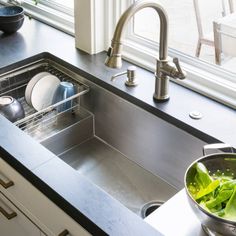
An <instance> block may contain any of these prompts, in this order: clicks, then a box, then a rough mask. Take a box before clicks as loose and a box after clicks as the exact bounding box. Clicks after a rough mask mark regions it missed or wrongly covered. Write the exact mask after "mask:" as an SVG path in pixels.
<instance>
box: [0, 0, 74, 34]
mask: <svg viewBox="0 0 236 236" xmlns="http://www.w3.org/2000/svg"><path fill="white" fill-rule="evenodd" d="M0 3H4V4H9V3H10V4H21V5H22V6H23V7H24V9H25V12H26V14H28V15H29V16H31V17H33V18H36V19H38V20H40V21H42V22H44V23H46V24H49V25H52V26H53V27H55V28H58V29H60V30H62V31H64V32H66V33H69V34H71V35H73V34H74V0H0Z"/></svg>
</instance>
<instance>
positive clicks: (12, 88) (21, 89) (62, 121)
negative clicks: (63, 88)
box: [0, 59, 92, 141]
mask: <svg viewBox="0 0 236 236" xmlns="http://www.w3.org/2000/svg"><path fill="white" fill-rule="evenodd" d="M43 71H47V72H50V73H51V74H53V75H55V76H57V77H58V78H59V79H60V80H61V81H69V82H72V83H73V84H74V85H75V87H76V91H77V92H76V94H75V95H73V96H71V97H69V98H67V99H65V100H62V101H60V102H58V103H55V104H53V105H50V106H48V107H46V108H45V109H42V110H40V111H36V110H35V109H34V108H33V107H32V106H29V105H28V104H27V102H26V100H25V89H26V86H27V84H28V82H29V81H30V79H31V78H32V77H33V76H34V75H36V74H37V73H39V72H43ZM78 78H79V76H78V75H77V76H76V78H75V76H73V73H72V72H71V71H69V70H68V69H66V68H65V67H63V66H61V65H59V64H58V63H56V62H54V61H51V60H48V59H42V60H39V61H36V62H33V63H30V64H27V65H24V66H22V67H20V68H17V69H14V70H11V71H8V72H6V73H3V74H1V75H0V96H4V95H8V96H12V97H14V98H15V99H17V100H18V101H19V102H20V103H21V104H22V105H23V108H24V111H25V117H24V118H23V119H21V120H18V121H16V122H15V123H14V124H15V125H16V126H18V127H19V128H20V129H22V130H24V131H25V132H26V133H28V134H29V135H30V136H33V137H34V138H35V139H36V140H38V141H42V140H44V139H45V138H47V137H50V136H52V135H53V134H55V133H56V132H59V131H60V130H62V129H65V128H66V127H68V126H70V125H72V124H73V123H75V122H78V121H80V120H81V119H84V118H86V117H88V116H91V115H92V114H90V112H88V111H87V110H85V109H84V108H82V107H81V106H80V99H79V97H80V96H81V95H84V94H86V93H87V92H88V91H89V87H88V86H87V85H85V84H84V83H83V82H81V81H79V79H78ZM68 102H71V106H70V108H69V109H67V110H64V111H62V112H59V111H58V110H59V109H57V107H59V106H61V105H62V104H63V103H68Z"/></svg>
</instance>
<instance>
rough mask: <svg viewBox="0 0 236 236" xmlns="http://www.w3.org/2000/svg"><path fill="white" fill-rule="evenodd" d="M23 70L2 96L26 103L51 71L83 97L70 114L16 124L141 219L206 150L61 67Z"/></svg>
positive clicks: (10, 76)
mask: <svg viewBox="0 0 236 236" xmlns="http://www.w3.org/2000/svg"><path fill="white" fill-rule="evenodd" d="M40 63H41V64H40ZM22 68H23V69H20V70H19V71H18V70H17V71H13V72H9V73H7V74H4V75H2V79H1V81H2V85H4V83H5V80H9V82H10V81H13V82H14V83H13V85H11V86H10V90H9V89H8V87H7V88H4V90H2V94H8V95H12V96H14V97H16V96H18V97H17V98H18V99H19V100H20V101H21V102H22V103H24V89H25V87H26V85H27V82H28V81H29V80H30V78H32V76H33V75H35V74H36V73H38V72H41V71H44V70H48V71H49V72H51V73H52V74H55V75H57V76H59V77H60V78H62V79H63V78H66V80H67V79H69V80H71V81H73V82H75V83H76V84H78V91H81V92H79V94H80V96H78V97H76V98H75V99H74V101H73V102H75V103H73V104H75V105H73V108H72V109H69V110H67V111H63V112H61V113H57V112H56V109H54V108H55V107H52V108H50V109H46V110H45V111H44V112H38V113H37V112H36V113H35V111H31V110H30V112H29V114H28V115H29V117H30V119H28V118H25V119H24V120H23V121H19V122H16V125H17V126H18V127H19V128H21V129H22V130H24V131H25V132H26V133H28V134H29V135H30V136H32V137H33V138H34V139H35V140H37V141H38V142H39V143H41V144H42V145H43V146H45V147H46V148H47V149H49V150H50V151H51V152H53V153H54V154H55V155H56V156H58V157H59V158H60V159H61V160H63V161H64V162H65V163H67V164H68V165H69V166H71V167H72V168H73V169H72V171H77V172H78V173H79V174H82V175H84V176H85V177H86V178H88V179H89V180H90V181H91V182H93V183H94V184H96V185H97V186H99V187H100V188H101V189H102V190H104V191H106V192H107V193H108V194H110V195H111V196H113V197H114V198H115V199H117V200H118V201H120V202H121V203H122V204H123V205H125V206H126V207H127V208H129V209H130V210H132V211H133V212H135V213H136V214H138V215H141V212H142V209H143V208H146V204H147V203H153V202H158V203H161V202H165V201H166V200H168V199H169V198H170V197H172V196H173V195H174V194H175V193H176V192H177V191H178V190H179V189H180V188H182V187H183V183H182V175H183V174H184V171H183V170H184V169H185V166H187V165H188V162H191V161H192V160H191V159H189V161H188V162H186V160H187V158H186V157H188V156H191V155H190V154H191V153H192V152H194V150H198V148H199V146H201V145H202V144H201V143H200V142H199V141H198V140H197V139H196V138H194V137H193V136H191V135H189V134H187V133H185V132H183V131H182V130H180V129H178V128H176V127H174V126H172V125H170V124H169V123H167V122H166V121H164V120H162V119H160V118H158V117H157V116H155V115H153V114H151V113H149V112H147V111H145V110H143V109H141V108H140V107H138V106H136V105H134V104H132V103H130V102H128V101H127V100H125V99H123V98H121V97H119V96H117V95H116V94H115V93H112V92H111V91H109V90H106V89H104V88H103V87H101V86H99V85H97V84H95V83H93V82H91V81H90V80H88V79H85V78H83V77H81V76H79V75H78V74H76V73H74V72H72V71H71V70H68V69H67V68H66V67H64V66H62V65H61V64H58V63H56V62H53V61H51V60H46V62H45V61H43V62H41V61H40V62H39V65H38V64H37V63H31V64H30V68H28V67H27V66H26V67H24V66H23V67H22ZM18 78H19V80H18ZM22 78H24V80H22ZM21 81H23V83H24V84H23V85H22V84H21V83H22V82H21ZM16 82H17V83H16ZM8 90H9V91H10V92H8ZM26 105H27V104H26ZM27 109H28V108H25V110H27ZM198 142H199V143H200V144H199V145H198ZM183 144H184V145H183ZM195 144H197V145H195ZM183 146H184V147H185V150H184V152H182V148H183ZM150 206H152V204H150ZM150 212H151V211H150Z"/></svg>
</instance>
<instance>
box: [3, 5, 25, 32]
mask: <svg viewBox="0 0 236 236" xmlns="http://www.w3.org/2000/svg"><path fill="white" fill-rule="evenodd" d="M23 22H24V9H23V8H22V7H20V6H7V7H0V30H2V31H3V32H4V33H7V34H11V33H14V32H16V31H17V30H18V29H20V27H21V26H22V25H23Z"/></svg>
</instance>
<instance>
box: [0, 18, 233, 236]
mask: <svg viewBox="0 0 236 236" xmlns="http://www.w3.org/2000/svg"><path fill="white" fill-rule="evenodd" d="M42 52H49V53H51V54H53V55H55V56H56V57H59V58H60V59H62V60H64V61H66V62H67V63H69V64H70V65H69V64H68V67H71V69H73V70H74V71H76V72H77V73H79V74H80V75H81V76H84V77H86V78H88V79H90V80H91V81H93V82H95V83H97V84H99V85H102V86H103V87H105V88H106V89H108V90H111V91H112V92H114V93H116V94H117V95H120V96H121V97H123V98H125V99H127V100H129V101H130V102H132V103H134V104H136V105H138V106H140V107H142V108H143V109H145V110H147V111H149V112H151V113H153V114H155V115H157V116H158V117H160V118H162V119H164V120H166V121H168V122H170V123H171V124H172V125H174V126H177V127H179V128H181V129H183V130H185V131H186V132H188V133H190V134H192V135H194V136H196V137H198V138H199V139H202V140H203V141H205V142H208V143H212V142H216V141H221V142H227V143H230V144H232V145H233V146H234V147H236V132H235V131H236V128H235V121H236V119H235V110H233V109H231V108H228V107H226V106H224V105H221V104H219V103H218V102H215V101H213V100H211V99H208V98H206V97H204V96H202V95H199V94H197V93H195V92H192V91H191V90H188V89H186V88H184V87H181V86H179V85H177V84H174V83H171V84H170V94H171V99H170V100H169V101H168V102H166V103H154V101H153V98H152V94H153V89H154V83H155V81H154V76H153V75H152V74H151V73H150V72H148V71H146V70H143V69H141V68H139V69H138V73H139V77H140V80H139V86H138V87H136V88H127V87H125V86H124V81H123V80H122V79H120V80H117V81H115V82H113V83H112V82H110V78H111V75H113V74H114V73H117V72H119V71H123V70H125V69H126V68H127V67H128V65H129V63H127V62H125V63H124V64H123V67H122V69H120V70H114V69H110V68H107V67H105V66H104V63H103V62H104V59H105V53H99V54H97V55H88V54H86V53H84V52H82V51H80V50H77V49H75V47H74V38H73V37H71V36H69V35H66V34H64V33H62V32H60V31H57V30H55V29H53V28H51V27H49V26H46V25H45V24H42V23H40V22H38V21H35V20H28V19H26V20H25V22H24V25H23V27H22V28H21V29H20V30H19V32H17V33H16V34H13V35H4V34H1V33H0V55H1V59H0V67H1V68H2V69H1V71H0V73H1V72H4V71H5V70H7V69H9V68H11V67H14V66H15V65H16V64H15V65H14V63H17V62H18V61H21V60H27V58H29V57H32V56H35V55H37V54H39V53H42ZM12 64H13V65H12ZM18 65H19V64H18ZM192 110H199V111H201V112H202V113H203V115H204V117H203V118H202V119H201V120H193V119H191V118H190V117H189V112H190V111H192ZM0 127H1V132H0V146H1V150H0V153H1V156H2V157H3V159H4V160H6V161H7V162H8V163H9V164H10V165H11V166H13V167H14V168H15V169H16V170H17V171H19V173H21V174H22V175H23V176H24V177H25V178H27V179H28V180H29V181H30V182H31V183H33V184H34V185H35V186H36V187H37V188H38V189H39V190H40V191H42V192H43V193H44V194H46V195H47V196H48V197H49V198H50V199H51V200H53V201H54V202H55V203H56V204H57V205H58V206H60V207H61V208H62V209H63V210H64V211H65V212H67V213H68V214H69V215H70V216H72V217H73V218H74V219H75V220H77V221H78V222H79V223H80V224H81V225H82V226H83V227H84V228H86V229H87V230H88V231H89V232H90V233H92V234H94V235H101V234H110V235H145V234H146V235H159V234H158V232H157V231H156V230H154V229H153V228H152V227H151V226H149V225H148V224H146V223H145V222H144V221H143V220H141V219H140V218H139V217H138V216H136V215H135V214H133V213H132V212H131V211H129V210H128V209H126V208H125V207H124V206H123V205H121V204H120V203H119V202H117V201H116V200H114V199H112V198H111V197H110V196H109V195H107V194H106V193H105V192H103V191H102V190H100V189H98V188H97V187H96V186H95V185H93V184H92V183H90V182H89V181H88V180H86V178H84V177H83V176H81V175H78V174H77V173H75V172H73V171H72V169H71V168H69V166H67V165H66V164H65V163H64V162H63V161H61V160H59V159H58V158H57V157H55V156H54V155H53V154H52V153H50V152H49V151H48V150H46V149H45V148H44V147H42V146H41V145H40V144H38V143H37V142H36V141H34V140H32V139H31V138H30V137H28V136H27V135H26V134H24V133H23V132H22V131H21V130H19V129H18V128H16V127H15V126H14V125H12V124H11V123H10V122H9V121H7V120H6V119H5V118H3V117H0ZM29 146H30V147H31V148H30V149H29V148H28V147H29ZM32 157H33V158H32ZM52 167H54V168H52ZM55 167H56V168H57V169H55ZM55 170H61V172H63V178H64V179H70V182H71V186H67V185H66V183H64V182H63V181H61V178H60V176H58V175H56V174H55V175H53V174H52V171H55ZM62 170H63V171H62ZM68 187H71V188H73V189H76V192H75V195H73V194H68V191H67V188H68ZM79 189H83V191H79ZM78 194H79V195H80V196H79V197H78ZM89 196H93V197H92V198H91V197H89Z"/></svg>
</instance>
